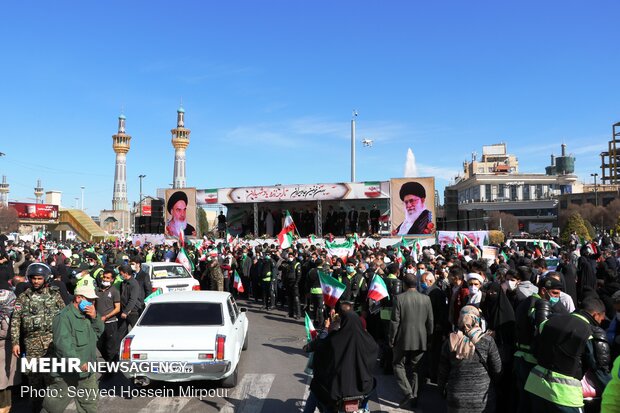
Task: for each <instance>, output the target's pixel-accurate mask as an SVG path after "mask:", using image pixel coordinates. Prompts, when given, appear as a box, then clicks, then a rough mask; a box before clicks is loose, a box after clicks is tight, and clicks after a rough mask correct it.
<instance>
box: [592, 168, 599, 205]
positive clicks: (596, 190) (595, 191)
mask: <svg viewBox="0 0 620 413" xmlns="http://www.w3.org/2000/svg"><path fill="white" fill-rule="evenodd" d="M590 176H593V177H594V206H598V187H597V186H596V177H597V176H598V173H593V174H590Z"/></svg>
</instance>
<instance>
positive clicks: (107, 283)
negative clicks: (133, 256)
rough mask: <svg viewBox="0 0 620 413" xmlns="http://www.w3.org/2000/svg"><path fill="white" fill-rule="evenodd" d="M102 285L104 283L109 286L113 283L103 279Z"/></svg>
mask: <svg viewBox="0 0 620 413" xmlns="http://www.w3.org/2000/svg"><path fill="white" fill-rule="evenodd" d="M101 285H103V286H104V287H109V286H110V285H112V283H111V282H110V281H101Z"/></svg>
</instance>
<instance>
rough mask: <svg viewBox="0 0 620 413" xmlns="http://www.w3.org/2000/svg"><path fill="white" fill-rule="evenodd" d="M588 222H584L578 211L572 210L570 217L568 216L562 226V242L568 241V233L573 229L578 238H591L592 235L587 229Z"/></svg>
mask: <svg viewBox="0 0 620 413" xmlns="http://www.w3.org/2000/svg"><path fill="white" fill-rule="evenodd" d="M588 224H589V223H586V221H585V220H584V219H583V218H582V217H581V215H580V214H579V213H578V212H574V213H573V214H572V215H571V216H570V217H568V220H567V221H566V225H565V226H564V228H562V233H561V235H560V238H561V239H562V242H565V243H568V242H569V241H570V234H572V233H573V231H574V232H575V233H576V234H577V236H578V237H579V239H581V238H585V239H586V240H588V241H590V240H592V236H591V235H590V232H589V231H588V227H587V225H588ZM590 226H592V225H590Z"/></svg>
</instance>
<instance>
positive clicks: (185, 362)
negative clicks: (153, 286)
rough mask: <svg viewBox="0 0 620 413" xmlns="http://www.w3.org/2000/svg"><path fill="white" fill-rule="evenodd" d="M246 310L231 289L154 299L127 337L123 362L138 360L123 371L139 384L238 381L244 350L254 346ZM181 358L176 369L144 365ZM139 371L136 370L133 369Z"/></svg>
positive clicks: (225, 384) (122, 350)
mask: <svg viewBox="0 0 620 413" xmlns="http://www.w3.org/2000/svg"><path fill="white" fill-rule="evenodd" d="M245 313H246V309H245V308H239V307H237V303H235V300H234V298H233V297H232V295H230V293H228V292H221V291H188V292H176V293H170V294H162V295H159V296H156V297H154V298H153V299H152V300H150V301H149V302H148V304H147V306H146V308H145V310H144V312H143V313H142V316H141V317H140V319H139V320H138V323H137V324H136V326H135V327H134V328H133V329H132V330H131V332H130V333H129V334H128V335H127V336H126V337H125V338H124V339H123V340H122V341H121V348H120V360H121V361H127V362H129V363H132V364H138V366H134V367H136V368H135V369H129V370H130V371H129V372H124V371H123V374H124V375H125V376H126V377H127V378H130V379H134V381H135V382H136V384H138V385H147V384H148V383H149V382H150V381H152V380H159V381H170V382H183V381H192V380H221V381H222V382H221V385H222V387H234V386H236V385H237V377H238V370H239V360H240V358H241V351H242V350H245V349H247V347H248V318H247V317H246V314H245ZM153 362H156V363H157V362H176V363H169V364H177V365H179V366H181V367H180V368H179V369H176V370H174V371H169V370H170V369H168V371H163V370H162V371H156V372H155V371H149V372H144V369H140V372H137V370H138V368H139V367H140V364H143V365H151V366H152V365H153ZM132 370H133V371H132Z"/></svg>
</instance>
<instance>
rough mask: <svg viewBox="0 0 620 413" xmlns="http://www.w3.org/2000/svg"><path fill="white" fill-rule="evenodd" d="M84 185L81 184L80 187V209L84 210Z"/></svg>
mask: <svg viewBox="0 0 620 413" xmlns="http://www.w3.org/2000/svg"><path fill="white" fill-rule="evenodd" d="M85 188H86V187H85V186H81V187H80V189H81V190H82V211H84V189H85Z"/></svg>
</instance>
